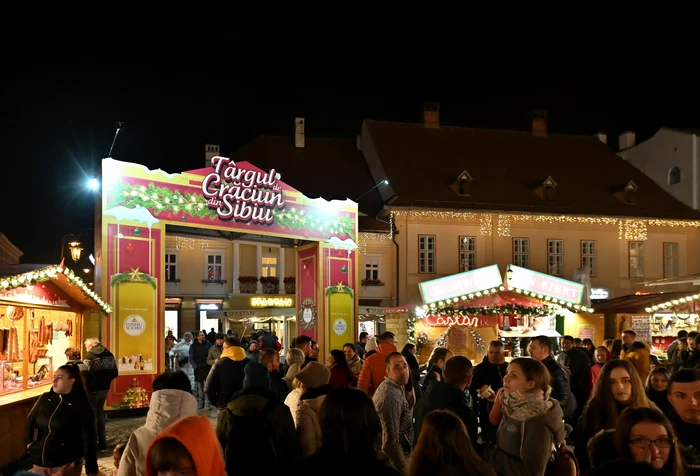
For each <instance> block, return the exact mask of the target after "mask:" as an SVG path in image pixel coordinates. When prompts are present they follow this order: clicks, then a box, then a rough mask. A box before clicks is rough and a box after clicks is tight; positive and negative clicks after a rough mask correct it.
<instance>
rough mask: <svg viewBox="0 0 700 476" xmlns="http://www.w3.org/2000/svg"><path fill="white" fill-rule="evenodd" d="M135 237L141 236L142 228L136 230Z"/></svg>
mask: <svg viewBox="0 0 700 476" xmlns="http://www.w3.org/2000/svg"><path fill="white" fill-rule="evenodd" d="M134 236H141V229H140V228H134Z"/></svg>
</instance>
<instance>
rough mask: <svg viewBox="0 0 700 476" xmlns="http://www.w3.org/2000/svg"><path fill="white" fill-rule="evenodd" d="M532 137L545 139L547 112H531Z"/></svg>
mask: <svg viewBox="0 0 700 476" xmlns="http://www.w3.org/2000/svg"><path fill="white" fill-rule="evenodd" d="M530 115H531V116H532V135H533V136H535V137H547V111H532V112H531V113H530Z"/></svg>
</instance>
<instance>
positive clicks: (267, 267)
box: [260, 254, 279, 278]
mask: <svg viewBox="0 0 700 476" xmlns="http://www.w3.org/2000/svg"><path fill="white" fill-rule="evenodd" d="M265 259H272V260H274V263H265ZM262 260H263V261H262V263H261V264H260V265H261V268H260V269H261V273H262V276H260V277H261V278H270V277H275V278H279V276H277V267H278V266H279V258H278V257H277V256H274V255H272V254H270V255H267V256H265V255H263V257H262Z"/></svg>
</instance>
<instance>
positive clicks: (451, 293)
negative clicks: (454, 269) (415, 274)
mask: <svg viewBox="0 0 700 476" xmlns="http://www.w3.org/2000/svg"><path fill="white" fill-rule="evenodd" d="M502 284H503V281H502V279H501V273H500V271H498V265H496V264H493V265H491V266H486V267H485V268H479V269H475V270H472V271H466V272H464V273H459V274H454V275H452V276H447V277H446V278H440V279H434V280H432V281H425V282H423V283H420V284H419V286H420V292H421V296H422V297H423V302H424V303H425V304H430V303H433V302H437V301H444V300H445V299H452V298H456V297H460V296H464V295H468V294H474V293H477V292H479V291H483V290H485V289H492V288H498V287H499V286H501V285H502Z"/></svg>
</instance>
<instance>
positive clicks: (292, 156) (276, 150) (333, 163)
mask: <svg viewBox="0 0 700 476" xmlns="http://www.w3.org/2000/svg"><path fill="white" fill-rule="evenodd" d="M232 159H233V160H235V161H237V162H239V161H247V162H250V163H251V164H253V165H255V166H256V167H260V168H261V169H263V170H269V169H272V168H274V169H276V170H277V171H279V173H280V174H282V181H283V182H284V183H286V184H288V185H290V186H292V187H294V188H296V189H297V190H299V191H300V192H301V193H303V194H304V195H306V196H307V197H309V198H318V197H322V198H325V199H326V200H333V199H336V200H345V199H346V198H349V199H351V200H355V199H357V198H358V197H360V196H361V195H362V194H363V193H365V192H367V191H368V190H370V189H371V188H372V187H374V186H375V185H376V184H375V182H374V180H373V179H372V175H371V174H370V172H369V168H368V167H367V163H366V162H365V159H364V156H363V155H362V152H360V151H359V150H357V147H356V145H355V142H354V141H352V140H349V139H315V138H309V137H306V138H305V147H304V148H297V147H295V146H294V137H276V136H259V137H257V138H255V139H253V140H252V141H251V142H249V143H248V144H246V145H244V146H243V147H241V148H240V149H238V150H237V151H236V152H235V153H234V154H233V157H232ZM383 204H384V202H383V201H382V199H381V196H380V194H379V191H378V190H377V189H375V190H372V191H371V192H369V193H368V194H366V195H364V196H363V197H362V198H360V200H359V202H358V208H359V210H360V211H361V212H363V213H365V214H367V215H368V216H371V217H374V216H376V214H377V213H378V212H379V211H380V210H381V209H382V207H383Z"/></svg>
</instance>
